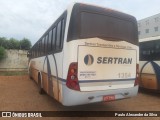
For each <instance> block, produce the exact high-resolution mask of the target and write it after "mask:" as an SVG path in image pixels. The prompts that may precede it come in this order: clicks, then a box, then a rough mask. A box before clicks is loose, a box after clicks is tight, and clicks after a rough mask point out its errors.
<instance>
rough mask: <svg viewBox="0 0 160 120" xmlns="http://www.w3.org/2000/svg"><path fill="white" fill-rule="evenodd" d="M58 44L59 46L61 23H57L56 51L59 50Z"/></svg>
mask: <svg viewBox="0 0 160 120" xmlns="http://www.w3.org/2000/svg"><path fill="white" fill-rule="evenodd" d="M60 44H61V21H60V22H59V23H58V26H57V39H56V50H59V49H60Z"/></svg>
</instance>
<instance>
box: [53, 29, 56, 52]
mask: <svg viewBox="0 0 160 120" xmlns="http://www.w3.org/2000/svg"><path fill="white" fill-rule="evenodd" d="M52 32H53V33H52V34H53V37H52V51H54V50H55V41H56V27H55V28H54V29H53V30H52Z"/></svg>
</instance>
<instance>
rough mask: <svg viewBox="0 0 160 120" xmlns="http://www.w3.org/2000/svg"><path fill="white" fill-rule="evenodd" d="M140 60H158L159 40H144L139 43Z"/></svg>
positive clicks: (159, 54) (159, 53)
mask: <svg viewBox="0 0 160 120" xmlns="http://www.w3.org/2000/svg"><path fill="white" fill-rule="evenodd" d="M139 47H140V60H142V61H154V60H160V40H154V41H146V42H141V43H140V44H139Z"/></svg>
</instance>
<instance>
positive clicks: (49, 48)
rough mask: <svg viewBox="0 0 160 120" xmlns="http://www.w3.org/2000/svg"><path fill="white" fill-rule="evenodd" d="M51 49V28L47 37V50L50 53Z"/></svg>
mask: <svg viewBox="0 0 160 120" xmlns="http://www.w3.org/2000/svg"><path fill="white" fill-rule="evenodd" d="M51 50H52V30H51V31H50V32H49V39H48V52H49V53H50V52H51Z"/></svg>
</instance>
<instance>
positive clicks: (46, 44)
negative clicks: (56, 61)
mask: <svg viewBox="0 0 160 120" xmlns="http://www.w3.org/2000/svg"><path fill="white" fill-rule="evenodd" d="M47 48H48V35H46V39H45V55H46V54H47V53H48V51H47Z"/></svg>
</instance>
